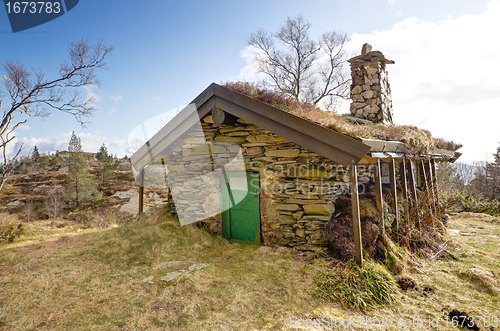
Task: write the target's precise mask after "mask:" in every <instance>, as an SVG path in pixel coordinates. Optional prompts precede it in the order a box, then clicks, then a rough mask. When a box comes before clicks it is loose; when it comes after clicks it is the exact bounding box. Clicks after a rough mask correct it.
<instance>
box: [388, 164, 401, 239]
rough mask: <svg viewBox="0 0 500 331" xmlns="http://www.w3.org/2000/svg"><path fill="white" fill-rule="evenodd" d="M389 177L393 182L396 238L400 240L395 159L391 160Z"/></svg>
mask: <svg viewBox="0 0 500 331" xmlns="http://www.w3.org/2000/svg"><path fill="white" fill-rule="evenodd" d="M389 177H390V178H389V179H390V182H391V194H392V209H393V210H394V216H396V238H397V240H399V234H398V233H399V232H398V231H399V213H398V190H397V186H396V162H395V161H394V159H391V163H390V164H389Z"/></svg>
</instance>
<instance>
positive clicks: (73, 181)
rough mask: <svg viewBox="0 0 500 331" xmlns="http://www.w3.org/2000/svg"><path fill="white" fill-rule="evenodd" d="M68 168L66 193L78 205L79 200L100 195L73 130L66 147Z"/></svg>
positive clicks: (80, 144) (78, 139)
mask: <svg viewBox="0 0 500 331" xmlns="http://www.w3.org/2000/svg"><path fill="white" fill-rule="evenodd" d="M68 152H69V158H68V161H69V170H68V183H69V185H68V186H67V187H66V194H67V195H68V196H69V197H70V198H71V199H73V200H74V201H75V202H76V206H79V205H80V203H81V202H84V201H86V200H92V199H93V198H96V197H97V196H99V195H100V192H99V191H97V189H96V185H95V182H94V181H93V180H92V178H91V176H90V172H89V163H88V161H87V158H86V157H85V154H84V153H83V150H82V143H81V141H80V138H78V137H77V136H76V134H75V132H73V133H72V135H71V140H70V142H69V147H68Z"/></svg>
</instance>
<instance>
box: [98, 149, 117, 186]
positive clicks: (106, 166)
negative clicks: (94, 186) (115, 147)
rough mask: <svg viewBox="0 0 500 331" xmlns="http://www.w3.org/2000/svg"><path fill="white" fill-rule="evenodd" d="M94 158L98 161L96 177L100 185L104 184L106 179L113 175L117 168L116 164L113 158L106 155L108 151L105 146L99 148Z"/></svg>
mask: <svg viewBox="0 0 500 331" xmlns="http://www.w3.org/2000/svg"><path fill="white" fill-rule="evenodd" d="M96 158H97V160H98V161H99V170H98V171H97V176H98V177H99V179H100V180H102V183H103V184H104V183H105V182H106V179H110V178H111V176H112V175H113V171H114V170H115V169H116V168H117V167H118V162H116V161H115V159H114V158H113V156H111V155H110V154H108V149H107V148H106V145H105V144H102V146H101V148H100V149H99V151H98V152H97V154H96Z"/></svg>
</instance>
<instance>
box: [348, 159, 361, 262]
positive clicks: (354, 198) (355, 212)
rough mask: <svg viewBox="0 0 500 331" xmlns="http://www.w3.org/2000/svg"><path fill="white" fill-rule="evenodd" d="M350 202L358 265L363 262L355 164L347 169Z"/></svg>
mask: <svg viewBox="0 0 500 331" xmlns="http://www.w3.org/2000/svg"><path fill="white" fill-rule="evenodd" d="M349 175H350V176H349V183H350V184H351V202H352V228H353V230H354V256H355V258H356V262H357V263H358V265H362V264H363V243H362V240H361V220H360V219H361V217H360V216H359V195H358V175H357V173H356V166H355V165H352V166H351V169H350V171H349Z"/></svg>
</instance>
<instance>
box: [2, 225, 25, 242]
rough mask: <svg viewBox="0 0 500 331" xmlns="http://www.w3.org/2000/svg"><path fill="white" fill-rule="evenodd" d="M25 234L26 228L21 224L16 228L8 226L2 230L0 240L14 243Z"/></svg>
mask: <svg viewBox="0 0 500 331" xmlns="http://www.w3.org/2000/svg"><path fill="white" fill-rule="evenodd" d="M23 233H24V228H23V225H22V224H21V223H19V225H18V226H17V227H16V226H14V225H12V224H11V225H6V226H3V227H1V228H0V240H3V241H6V242H9V243H11V242H13V241H14V239H16V238H18V237H20V236H21V235H22V234H23Z"/></svg>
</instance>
